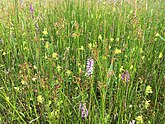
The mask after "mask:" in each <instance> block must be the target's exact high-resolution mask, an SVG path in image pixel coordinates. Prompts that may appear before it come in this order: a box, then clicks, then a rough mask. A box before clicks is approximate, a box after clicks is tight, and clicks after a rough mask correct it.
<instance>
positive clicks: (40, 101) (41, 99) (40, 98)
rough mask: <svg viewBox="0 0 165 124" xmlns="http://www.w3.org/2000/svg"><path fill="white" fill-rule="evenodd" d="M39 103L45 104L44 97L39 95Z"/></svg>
mask: <svg viewBox="0 0 165 124" xmlns="http://www.w3.org/2000/svg"><path fill="white" fill-rule="evenodd" d="M37 101H38V102H39V103H43V97H42V95H38V96H37Z"/></svg>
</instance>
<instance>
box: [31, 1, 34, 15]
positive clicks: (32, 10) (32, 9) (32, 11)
mask: <svg viewBox="0 0 165 124" xmlns="http://www.w3.org/2000/svg"><path fill="white" fill-rule="evenodd" d="M30 13H31V14H32V15H33V13H34V8H33V5H32V3H31V4H30Z"/></svg>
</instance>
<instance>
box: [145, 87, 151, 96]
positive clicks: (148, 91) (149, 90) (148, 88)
mask: <svg viewBox="0 0 165 124" xmlns="http://www.w3.org/2000/svg"><path fill="white" fill-rule="evenodd" d="M145 93H146V95H148V94H149V93H152V87H151V86H149V85H148V86H147V87H146V91H145Z"/></svg>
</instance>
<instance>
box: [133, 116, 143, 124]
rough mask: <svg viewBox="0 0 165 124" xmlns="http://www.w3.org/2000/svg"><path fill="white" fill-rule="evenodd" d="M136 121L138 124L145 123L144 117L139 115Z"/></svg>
mask: <svg viewBox="0 0 165 124" xmlns="http://www.w3.org/2000/svg"><path fill="white" fill-rule="evenodd" d="M135 120H136V121H137V124H142V123H143V117H142V115H139V116H137V117H136V118H135Z"/></svg>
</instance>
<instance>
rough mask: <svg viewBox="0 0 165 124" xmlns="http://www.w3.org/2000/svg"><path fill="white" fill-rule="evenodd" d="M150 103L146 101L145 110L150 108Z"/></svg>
mask: <svg viewBox="0 0 165 124" xmlns="http://www.w3.org/2000/svg"><path fill="white" fill-rule="evenodd" d="M150 102H151V100H146V101H145V105H144V108H145V109H147V108H148V107H149V105H150Z"/></svg>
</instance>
